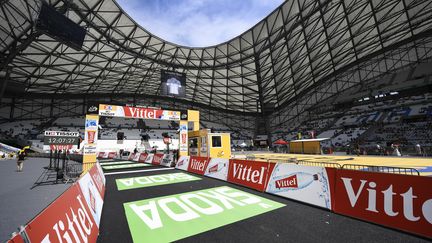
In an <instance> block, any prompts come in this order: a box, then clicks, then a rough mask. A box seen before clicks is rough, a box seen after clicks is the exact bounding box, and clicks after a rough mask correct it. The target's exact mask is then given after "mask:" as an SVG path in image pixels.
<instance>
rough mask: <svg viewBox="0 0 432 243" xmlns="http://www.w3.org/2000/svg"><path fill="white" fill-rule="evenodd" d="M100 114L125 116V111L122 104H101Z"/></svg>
mask: <svg viewBox="0 0 432 243" xmlns="http://www.w3.org/2000/svg"><path fill="white" fill-rule="evenodd" d="M99 115H101V116H115V117H124V116H125V114H124V111H123V107H122V106H117V105H105V104H100V105H99Z"/></svg>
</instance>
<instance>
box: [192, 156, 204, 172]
mask: <svg viewBox="0 0 432 243" xmlns="http://www.w3.org/2000/svg"><path fill="white" fill-rule="evenodd" d="M190 163H191V168H192V169H193V170H198V171H202V172H204V170H205V165H206V163H207V160H206V159H204V160H203V161H199V160H197V159H192V158H191V161H190Z"/></svg>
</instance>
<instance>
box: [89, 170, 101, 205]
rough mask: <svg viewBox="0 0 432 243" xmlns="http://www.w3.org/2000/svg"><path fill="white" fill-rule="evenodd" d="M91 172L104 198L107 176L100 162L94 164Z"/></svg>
mask: <svg viewBox="0 0 432 243" xmlns="http://www.w3.org/2000/svg"><path fill="white" fill-rule="evenodd" d="M89 174H90V176H91V177H92V179H93V181H94V183H95V185H96V188H97V189H98V191H99V194H100V195H101V197H102V198H104V195H105V176H104V174H103V171H102V167H101V166H100V165H99V164H96V166H93V167H92V168H91V169H90V170H89Z"/></svg>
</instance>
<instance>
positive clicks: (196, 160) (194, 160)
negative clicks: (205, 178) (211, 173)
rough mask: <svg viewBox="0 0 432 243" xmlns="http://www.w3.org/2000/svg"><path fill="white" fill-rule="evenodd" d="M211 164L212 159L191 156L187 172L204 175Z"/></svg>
mask: <svg viewBox="0 0 432 243" xmlns="http://www.w3.org/2000/svg"><path fill="white" fill-rule="evenodd" d="M209 162H210V158H208V157H196V156H190V159H189V165H188V169H187V170H188V171H189V172H192V173H195V174H198V175H204V172H205V171H206V169H207V166H208V164H209Z"/></svg>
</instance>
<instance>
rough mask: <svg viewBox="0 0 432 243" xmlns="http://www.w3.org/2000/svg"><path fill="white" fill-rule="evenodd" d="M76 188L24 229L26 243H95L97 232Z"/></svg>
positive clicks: (66, 192)
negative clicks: (27, 242) (26, 236)
mask: <svg viewBox="0 0 432 243" xmlns="http://www.w3.org/2000/svg"><path fill="white" fill-rule="evenodd" d="M91 210H92V209H90V208H89V207H88V205H87V202H86V199H85V198H84V196H83V194H82V193H81V191H80V188H79V185H78V184H75V185H73V186H71V187H70V188H69V189H68V190H66V191H65V192H64V193H63V194H62V195H61V196H60V197H59V198H57V199H56V200H55V201H54V202H53V203H52V204H51V205H49V206H48V207H47V208H46V209H45V210H44V211H42V212H41V213H40V214H39V215H38V216H37V217H36V218H34V219H33V220H32V221H31V222H30V223H29V224H28V225H27V226H26V227H25V231H26V233H27V235H28V238H29V242H96V239H97V236H98V233H99V230H98V226H97V224H96V222H95V221H94V219H93V215H92V212H91Z"/></svg>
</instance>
